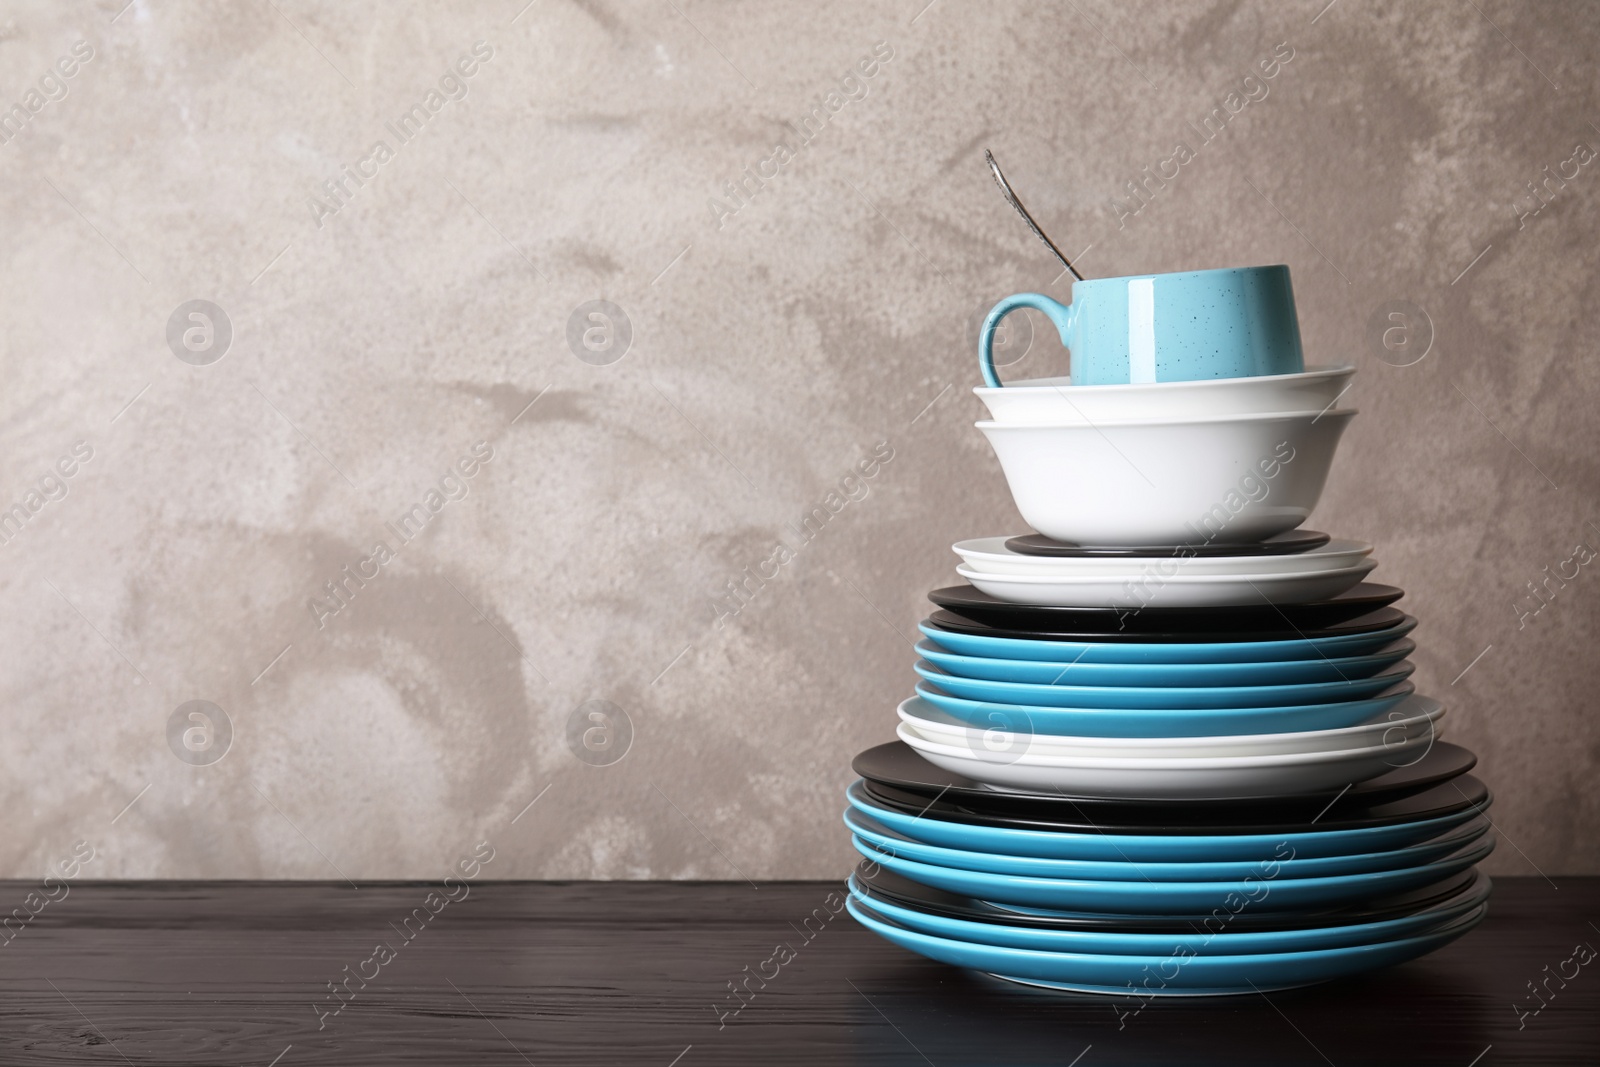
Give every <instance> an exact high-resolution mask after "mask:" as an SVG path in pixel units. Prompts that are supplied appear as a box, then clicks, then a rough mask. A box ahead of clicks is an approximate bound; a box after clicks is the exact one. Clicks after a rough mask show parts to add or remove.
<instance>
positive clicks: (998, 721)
mask: <svg viewBox="0 0 1600 1067" xmlns="http://www.w3.org/2000/svg"><path fill="white" fill-rule="evenodd" d="M1157 691H1158V692H1164V691H1165V690H1157ZM1414 692H1416V687H1415V686H1413V685H1412V684H1411V683H1410V682H1402V683H1400V684H1399V685H1396V686H1393V687H1392V688H1390V689H1387V690H1385V691H1383V692H1381V693H1378V694H1377V695H1375V696H1370V697H1367V698H1365V699H1361V700H1340V701H1333V702H1330V703H1327V704H1298V705H1290V706H1287V707H1253V708H1162V707H1159V706H1155V707H1148V708H1133V709H1125V708H1099V707H1086V708H1070V707H1049V708H1046V707H1036V706H1035V707H1026V706H1023V705H1020V704H1006V703H995V702H991V701H983V700H966V699H963V698H962V697H958V696H951V695H950V694H949V693H946V692H943V691H942V690H940V689H936V688H934V687H933V686H932V685H929V684H927V683H926V682H919V683H917V695H918V696H920V697H921V698H922V699H923V700H926V701H927V702H928V703H930V704H932V705H933V706H934V707H936V708H938V709H940V710H941V711H944V712H947V713H949V714H950V715H952V716H954V717H955V718H957V719H960V720H961V721H962V722H964V723H966V724H967V725H968V726H976V727H979V728H980V729H988V728H990V727H992V726H1000V727H1003V728H1005V729H1009V730H1011V731H1013V732H1018V733H1036V734H1066V735H1070V736H1073V737H1213V736H1220V735H1223V734H1281V733H1293V732H1295V731H1298V730H1337V729H1342V728H1343V727H1346V726H1356V725H1358V724H1360V723H1364V722H1366V721H1367V720H1368V719H1376V718H1379V717H1381V716H1382V715H1384V714H1385V713H1387V712H1388V711H1390V710H1391V709H1392V708H1394V707H1396V706H1397V705H1398V704H1399V703H1400V702H1401V701H1403V700H1405V698H1406V697H1408V696H1410V695H1411V694H1412V693H1414Z"/></svg>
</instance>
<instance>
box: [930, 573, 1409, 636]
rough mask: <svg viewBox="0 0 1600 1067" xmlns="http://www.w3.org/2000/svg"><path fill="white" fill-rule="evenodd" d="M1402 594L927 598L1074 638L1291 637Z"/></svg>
mask: <svg viewBox="0 0 1600 1067" xmlns="http://www.w3.org/2000/svg"><path fill="white" fill-rule="evenodd" d="M1403 596H1405V590H1403V589H1399V588H1396V587H1395V586H1392V585H1379V584H1377V583H1376V582H1362V583H1361V584H1360V585H1358V586H1356V587H1355V588H1353V589H1349V590H1347V591H1345V592H1343V593H1340V594H1339V595H1338V596H1336V597H1331V598H1329V599H1327V600H1318V601H1316V602H1315V603H1311V604H1277V605H1272V604H1264V605H1262V606H1260V607H1247V608H1246V607H1232V608H1137V607H1113V606H1110V605H1107V606H1106V607H1102V608H1083V607H1078V608H1059V607H1046V606H1042V605H1038V604H1012V603H1010V602H1009V601H1005V600H999V599H997V598H995V597H992V596H990V595H989V594H988V593H984V592H981V591H980V590H978V589H976V588H974V587H973V586H970V585H950V586H945V587H944V588H943V589H935V590H934V591H933V592H931V593H929V594H928V599H929V600H931V601H933V602H934V603H935V604H937V605H938V606H939V607H941V608H943V609H944V610H946V611H949V612H952V613H954V614H956V615H960V616H961V617H962V618H965V619H971V620H972V621H973V622H981V623H984V624H985V625H988V626H999V627H1003V628H1005V629H1010V630H1033V631H1036V632H1041V633H1056V632H1061V633H1065V632H1069V631H1070V632H1072V633H1075V634H1119V633H1157V634H1164V633H1175V632H1179V631H1190V632H1192V631H1196V630H1228V631H1232V632H1236V633H1238V632H1250V631H1255V632H1260V633H1273V634H1278V635H1280V639H1281V638H1282V637H1284V636H1288V637H1293V636H1296V635H1297V634H1300V633H1303V632H1304V631H1305V630H1307V629H1308V628H1314V627H1327V626H1336V625H1338V624H1339V623H1341V622H1348V621H1350V620H1351V619H1356V618H1360V617H1361V616H1362V615H1367V614H1370V613H1371V612H1374V611H1376V610H1378V609H1379V608H1384V607H1388V606H1389V605H1390V604H1393V603H1394V602H1395V601H1396V600H1399V599H1400V598H1401V597H1403Z"/></svg>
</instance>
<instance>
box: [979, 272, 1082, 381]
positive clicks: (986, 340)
mask: <svg viewBox="0 0 1600 1067" xmlns="http://www.w3.org/2000/svg"><path fill="white" fill-rule="evenodd" d="M1017 308H1033V309H1034V310H1035V311H1042V312H1044V314H1045V317H1046V318H1048V319H1049V320H1050V321H1051V322H1053V323H1054V324H1055V327H1056V329H1057V330H1058V331H1059V332H1060V334H1061V343H1062V344H1063V345H1065V344H1066V343H1067V332H1068V330H1070V329H1071V328H1072V316H1073V312H1074V310H1075V309H1074V308H1073V306H1072V305H1070V304H1063V303H1061V302H1060V301H1059V300H1052V299H1050V298H1049V297H1048V296H1045V295H1043V294H1042V293H1017V294H1016V295H1015V296H1008V297H1006V298H1005V299H1004V300H1002V301H1000V303H998V304H996V305H995V306H994V308H993V309H992V310H991V311H990V312H989V315H988V317H987V318H985V319H984V320H983V330H982V331H981V332H980V333H979V334H978V369H979V370H981V371H982V372H983V384H985V385H987V386H988V387H989V388H991V389H998V388H1000V387H1001V386H1002V385H1003V384H1005V383H1003V382H1001V381H1000V376H999V375H998V374H996V373H995V371H994V331H995V328H996V327H997V326H999V325H1000V320H1001V319H1003V318H1005V317H1006V316H1007V315H1009V314H1011V312H1013V311H1015V310H1017Z"/></svg>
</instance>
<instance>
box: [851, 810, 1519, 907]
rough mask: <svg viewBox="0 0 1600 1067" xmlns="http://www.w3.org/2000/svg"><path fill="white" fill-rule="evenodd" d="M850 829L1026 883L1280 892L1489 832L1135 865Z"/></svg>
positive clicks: (1405, 862) (1389, 865)
mask: <svg viewBox="0 0 1600 1067" xmlns="http://www.w3.org/2000/svg"><path fill="white" fill-rule="evenodd" d="M844 824H845V825H846V826H848V827H849V828H850V832H851V833H853V834H855V835H856V836H857V837H859V838H861V839H862V840H864V841H866V842H867V843H868V844H871V845H873V846H875V847H877V848H880V849H882V850H883V851H885V852H892V853H893V854H894V855H896V856H903V857H905V858H906V859H911V860H916V861H917V862H919V863H931V864H935V865H937V866H940V867H952V868H956V869H958V870H963V871H977V872H982V873H986V874H1006V875H1019V876H1022V877H1028V878H1081V879H1086V880H1090V881H1096V882H1132V881H1146V882H1223V881H1235V882H1242V881H1243V880H1244V879H1246V878H1255V879H1258V880H1263V881H1268V882H1269V883H1270V884H1271V886H1272V887H1274V888H1275V887H1276V886H1277V885H1279V884H1281V883H1282V882H1283V881H1285V880H1289V879H1299V878H1325V877H1331V876H1335V875H1346V874H1368V873H1371V872H1374V871H1392V870H1398V869H1400V868H1406V867H1420V866H1422V865H1423V864H1426V863H1432V862H1433V861H1434V860H1438V859H1443V858H1444V857H1446V856H1448V855H1450V854H1451V853H1453V852H1456V851H1457V850H1459V849H1463V848H1465V847H1466V846H1468V845H1470V844H1472V843H1473V842H1474V841H1476V840H1478V838H1480V837H1482V836H1483V835H1484V834H1486V833H1488V832H1489V824H1488V823H1487V822H1483V821H1479V822H1474V823H1471V824H1469V825H1467V826H1463V827H1460V828H1458V829H1455V830H1452V831H1450V832H1449V833H1447V834H1444V835H1443V836H1440V837H1437V838H1435V839H1433V840H1431V841H1425V842H1422V843H1420V844H1416V845H1411V846H1410V847H1408V848H1398V849H1388V850H1385V851H1382V852H1363V853H1355V854H1353V855H1347V856H1317V857H1310V858H1303V857H1300V856H1299V854H1298V853H1296V852H1295V851H1294V847H1293V846H1292V845H1290V844H1288V843H1287V842H1279V844H1280V846H1281V847H1280V848H1278V849H1277V850H1276V851H1275V852H1274V854H1273V855H1272V856H1271V857H1270V858H1268V859H1265V860H1205V861H1198V862H1194V861H1191V862H1180V863H1171V862H1162V863H1133V862H1129V861H1126V860H1109V861H1108V860H1078V859H1041V858H1039V857H1037V856H1008V855H1005V854H1004V853H998V852H994V851H992V850H991V851H984V852H978V851H970V850H965V849H953V848H943V847H941V846H939V845H930V844H927V843H925V842H922V841H917V840H915V839H914V838H911V837H907V836H906V835H905V834H898V833H895V832H894V831H893V830H891V829H889V828H888V827H887V826H884V825H883V824H882V823H880V822H877V821H876V820H874V819H872V818H870V817H868V816H866V815H863V814H862V813H861V812H859V811H855V810H854V809H846V810H845V813H844Z"/></svg>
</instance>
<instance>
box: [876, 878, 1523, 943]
mask: <svg viewBox="0 0 1600 1067" xmlns="http://www.w3.org/2000/svg"><path fill="white" fill-rule="evenodd" d="M1490 890H1491V884H1490V881H1489V879H1488V878H1486V877H1481V878H1479V879H1478V880H1477V881H1476V882H1475V883H1473V884H1472V885H1471V886H1470V887H1469V888H1468V889H1467V890H1466V891H1464V892H1462V893H1458V894H1456V895H1455V896H1454V897H1452V898H1451V899H1449V900H1447V901H1444V902H1442V903H1440V904H1438V905H1436V906H1434V907H1423V908H1419V909H1418V910H1417V911H1415V912H1412V913H1411V914H1409V915H1404V916H1400V917H1397V918H1393V919H1387V920H1384V921H1382V922H1367V923H1351V924H1346V925H1343V926H1339V925H1330V926H1309V927H1302V928H1299V929H1287V930H1256V931H1251V930H1244V929H1240V928H1239V927H1238V926H1235V925H1234V924H1232V923H1230V921H1229V919H1230V918H1231V916H1228V915H1226V914H1224V915H1223V916H1218V917H1212V918H1210V919H1209V921H1208V920H1206V919H1201V920H1199V921H1197V922H1196V923H1195V926H1194V929H1193V930H1192V931H1187V932H1177V931H1167V932H1164V933H1129V932H1126V931H1120V930H1075V929H1048V928H1041V927H1038V926H1025V925H1016V924H1010V923H1007V922H1005V921H1004V920H1003V918H999V917H997V918H996V919H995V920H994V921H989V922H977V921H974V920H972V919H959V918H954V917H952V916H949V915H939V914H937V913H935V912H931V911H923V910H920V909H917V908H911V907H907V906H905V905H903V904H897V903H895V902H894V901H892V900H886V899H884V898H883V897H881V896H875V895H868V894H867V893H865V892H863V891H862V888H861V884H860V882H859V881H858V879H857V877H856V876H855V875H851V876H850V895H851V897H852V898H853V899H855V900H858V901H860V902H861V903H862V904H864V905H865V906H867V907H868V908H870V909H872V911H873V912H875V913H876V914H878V915H880V916H883V917H884V918H887V919H891V920H893V921H894V922H896V923H898V924H900V925H901V926H904V927H905V928H906V929H908V930H914V931H917V932H919V933H924V934H930V935H932V936H934V937H944V938H950V939H951V940H954V941H961V942H965V943H967V944H976V945H992V946H994V947H997V948H1020V949H1036V950H1039V951H1045V952H1081V953H1090V954H1094V955H1130V956H1159V957H1165V956H1168V955H1171V954H1172V953H1173V952H1175V951H1177V950H1178V949H1180V948H1182V949H1186V950H1188V951H1189V952H1191V953H1193V954H1195V955H1197V956H1233V955H1241V956H1242V955H1254V954H1257V953H1263V952H1307V951H1315V950H1317V949H1328V948H1344V947H1347V946H1351V945H1370V944H1377V943H1381V942H1384V941H1393V940H1397V939H1399V938H1403V937H1412V936H1415V935H1417V934H1420V933H1423V932H1424V931H1427V930H1429V929H1433V928H1436V927H1439V926H1442V925H1444V924H1446V923H1449V922H1451V921H1453V920H1455V919H1458V918H1460V917H1461V916H1463V915H1466V914H1467V913H1469V912H1471V911H1472V910H1474V909H1475V908H1478V907H1481V906H1482V905H1483V904H1484V903H1485V902H1486V901H1487V900H1488V899H1489V893H1490ZM1240 925H1242V924H1240Z"/></svg>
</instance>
